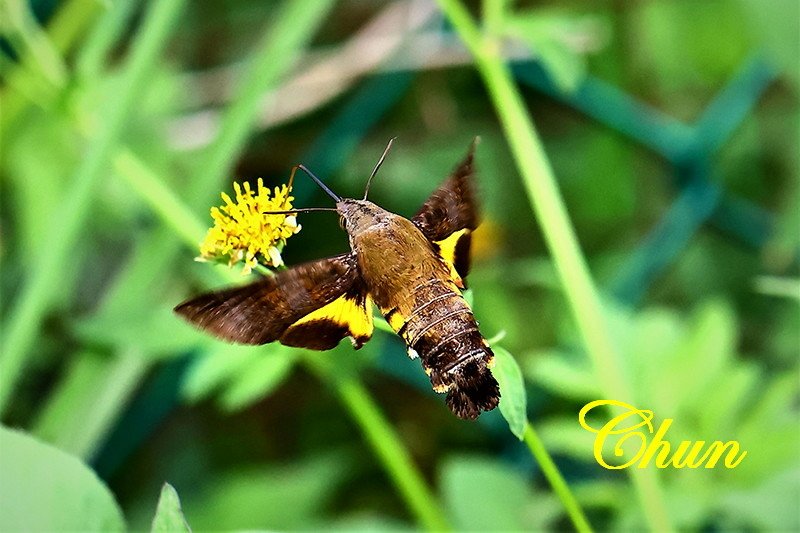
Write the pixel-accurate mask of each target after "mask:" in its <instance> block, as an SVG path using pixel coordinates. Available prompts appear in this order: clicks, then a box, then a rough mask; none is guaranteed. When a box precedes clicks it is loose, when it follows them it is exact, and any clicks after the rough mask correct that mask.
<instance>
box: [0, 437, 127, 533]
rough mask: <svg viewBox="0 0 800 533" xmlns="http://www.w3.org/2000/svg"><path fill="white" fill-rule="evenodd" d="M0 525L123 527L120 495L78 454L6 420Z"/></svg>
mask: <svg viewBox="0 0 800 533" xmlns="http://www.w3.org/2000/svg"><path fill="white" fill-rule="evenodd" d="M0 450H1V451H2V452H1V453H0V476H2V482H1V483H0V531H122V530H123V529H124V528H125V522H124V519H123V517H122V512H121V511H120V509H119V507H118V506H117V502H116V501H115V500H114V496H113V495H112V494H111V492H110V491H109V490H108V488H107V487H106V486H105V485H104V484H103V482H102V481H100V479H98V477H97V475H96V474H95V473H94V472H92V471H91V470H90V469H89V467H87V466H86V465H85V464H83V463H81V462H80V461H79V460H78V459H76V458H75V457H73V456H71V455H68V454H66V453H64V452H62V451H61V450H59V449H57V448H54V447H52V446H50V445H47V444H44V443H42V442H39V441H37V440H36V439H34V438H32V437H30V436H29V435H27V434H25V433H22V432H20V431H15V430H11V429H8V428H6V427H3V426H0Z"/></svg>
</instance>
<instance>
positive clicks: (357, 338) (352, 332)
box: [287, 294, 373, 347]
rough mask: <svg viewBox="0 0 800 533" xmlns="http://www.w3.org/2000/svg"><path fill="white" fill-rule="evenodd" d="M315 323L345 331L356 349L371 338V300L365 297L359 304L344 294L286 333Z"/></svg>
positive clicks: (309, 315)
mask: <svg viewBox="0 0 800 533" xmlns="http://www.w3.org/2000/svg"><path fill="white" fill-rule="evenodd" d="M316 322H319V323H322V324H326V325H330V326H338V327H341V328H344V329H346V332H347V333H346V335H347V336H349V337H351V338H352V339H353V344H354V345H356V347H360V346H361V345H362V344H363V343H365V342H366V341H368V340H369V339H370V337H372V330H373V322H372V299H371V298H370V297H369V296H366V297H365V298H364V299H363V300H362V302H359V301H358V299H356V298H354V297H353V296H352V295H349V294H344V295H342V296H340V297H338V298H337V299H335V300H334V301H332V302H331V303H329V304H327V305H324V306H323V307H320V308H319V309H317V310H316V311H313V312H311V313H309V314H307V315H306V316H304V317H303V318H301V319H300V320H298V321H297V322H295V323H294V324H292V325H291V326H290V327H289V330H287V333H289V332H291V330H292V328H296V327H298V326H301V325H303V324H309V323H316ZM313 334H314V332H313V329H312V330H309V335H311V336H313Z"/></svg>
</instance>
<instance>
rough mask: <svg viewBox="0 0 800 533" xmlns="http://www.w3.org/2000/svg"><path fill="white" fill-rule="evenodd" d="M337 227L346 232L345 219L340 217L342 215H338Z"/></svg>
mask: <svg viewBox="0 0 800 533" xmlns="http://www.w3.org/2000/svg"><path fill="white" fill-rule="evenodd" d="M339 226H340V227H341V228H342V229H343V230H345V231H347V219H346V218H344V216H342V215H339Z"/></svg>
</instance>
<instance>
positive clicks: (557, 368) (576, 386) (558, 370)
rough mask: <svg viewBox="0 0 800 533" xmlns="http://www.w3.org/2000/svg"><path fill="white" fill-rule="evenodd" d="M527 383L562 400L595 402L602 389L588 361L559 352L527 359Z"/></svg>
mask: <svg viewBox="0 0 800 533" xmlns="http://www.w3.org/2000/svg"><path fill="white" fill-rule="evenodd" d="M523 368H524V373H525V375H526V376H527V377H528V379H530V380H532V381H534V382H535V383H537V384H539V385H541V386H542V387H545V388H546V389H547V390H550V391H552V392H553V393H555V394H558V395H559V396H561V397H563V398H569V399H573V400H596V399H597V398H599V397H600V389H599V387H598V386H597V380H596V378H595V377H594V374H593V372H592V370H591V369H590V368H589V365H588V361H586V360H585V359H583V360H581V359H580V358H578V357H574V356H573V357H570V355H569V354H567V353H564V352H560V351H558V350H550V351H543V352H535V353H532V354H531V355H530V357H527V358H526V359H525V365H524V367H523Z"/></svg>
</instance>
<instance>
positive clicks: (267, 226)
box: [198, 178, 300, 274]
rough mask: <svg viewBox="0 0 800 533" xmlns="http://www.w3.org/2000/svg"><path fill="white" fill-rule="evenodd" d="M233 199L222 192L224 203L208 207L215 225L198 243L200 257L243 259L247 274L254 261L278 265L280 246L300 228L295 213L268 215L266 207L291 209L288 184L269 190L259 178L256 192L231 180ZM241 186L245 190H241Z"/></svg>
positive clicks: (282, 209) (272, 209)
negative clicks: (234, 199)
mask: <svg viewBox="0 0 800 533" xmlns="http://www.w3.org/2000/svg"><path fill="white" fill-rule="evenodd" d="M233 188H234V190H235V191H236V201H235V202H234V201H233V200H231V197H230V196H228V195H227V194H225V193H222V195H221V196H222V200H223V201H224V202H225V205H223V206H220V207H212V208H211V218H213V219H214V227H212V228H211V229H209V230H208V233H207V234H206V238H205V240H204V241H203V243H202V244H201V245H200V257H199V258H198V259H200V260H227V262H228V264H229V265H230V266H233V265H234V264H236V263H238V262H239V261H242V262H244V268H243V270H242V273H243V274H248V273H250V271H251V270H252V269H253V267H255V266H256V265H257V264H259V263H261V264H263V265H265V266H271V267H278V266H281V265H283V259H282V258H281V250H282V249H283V246H284V245H285V244H286V239H288V238H289V237H291V236H292V235H294V234H295V233H297V232H298V231H300V225H299V224H298V223H297V218H296V217H295V216H294V215H268V214H265V212H267V211H289V210H291V209H292V200H294V197H292V196H290V193H291V191H292V184H291V180H290V181H289V185H282V186H281V187H275V190H274V192H272V193H270V190H269V189H268V188H265V187H264V183H263V181H262V180H261V178H259V179H258V187H257V190H256V191H255V193H254V192H253V191H252V190H251V189H250V184H249V183H247V182H245V183H244V187H242V186H240V185H239V184H238V183H234V184H233ZM242 188H244V191H243V190H242Z"/></svg>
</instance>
